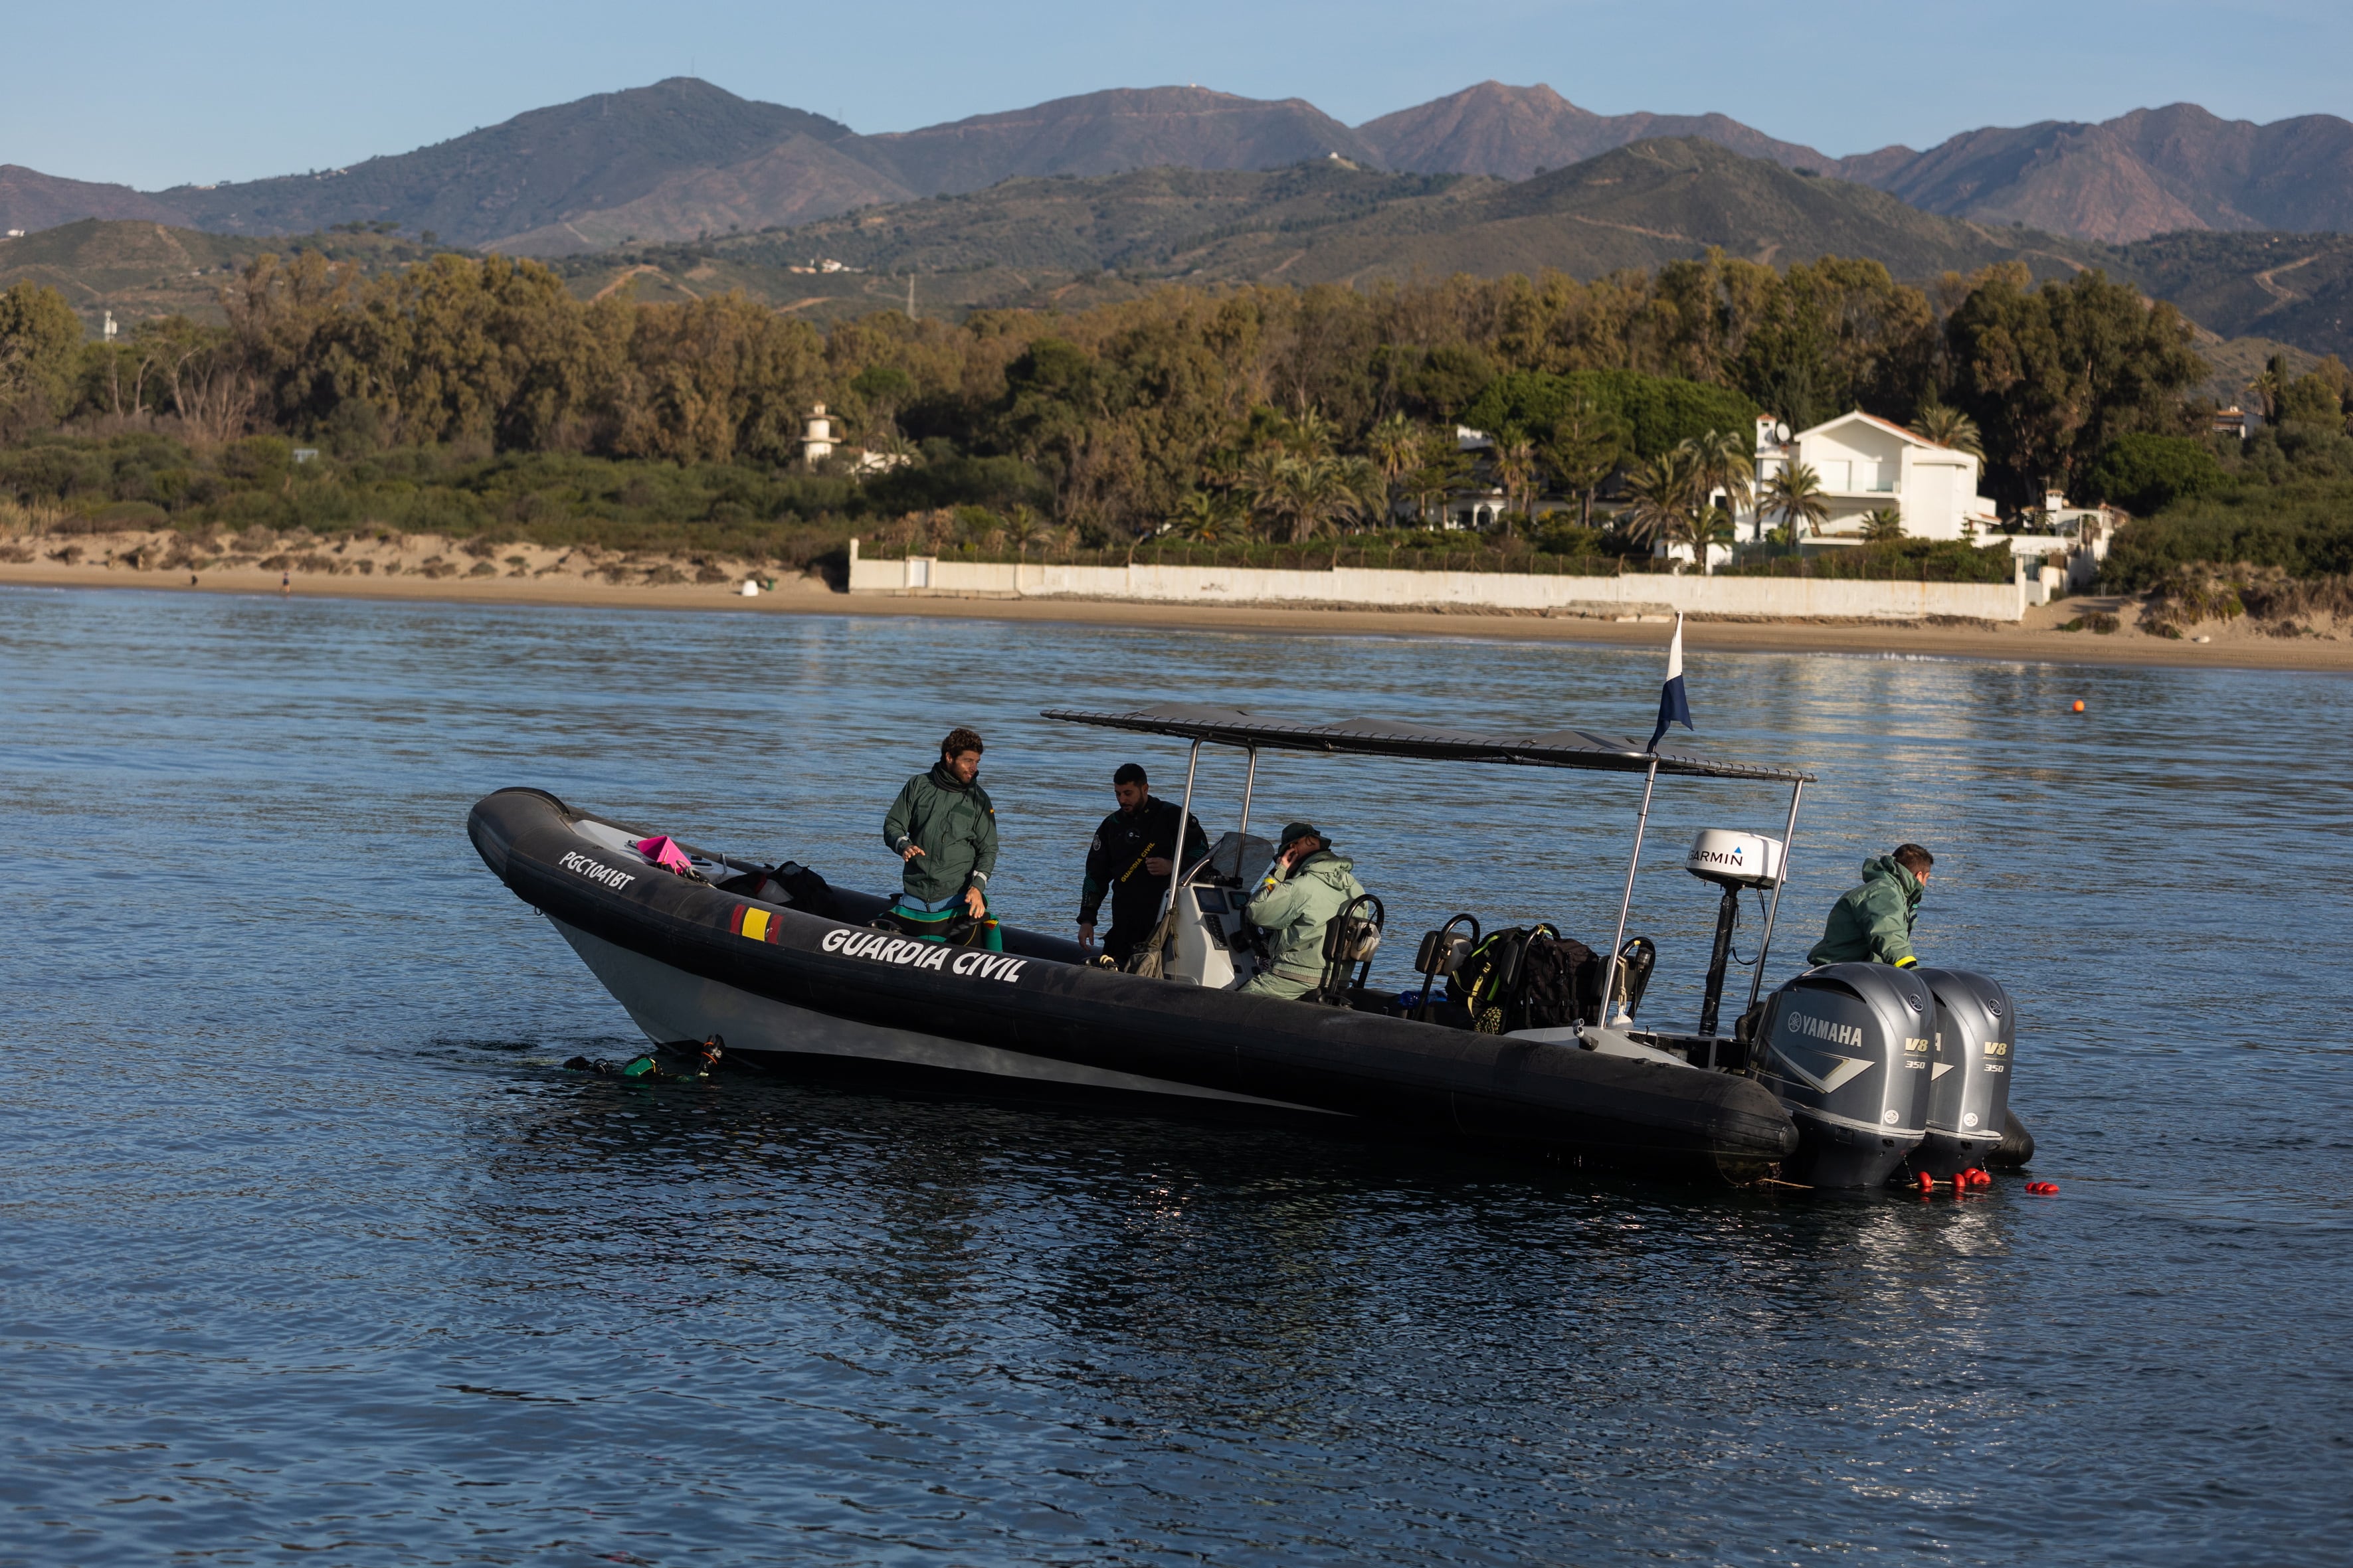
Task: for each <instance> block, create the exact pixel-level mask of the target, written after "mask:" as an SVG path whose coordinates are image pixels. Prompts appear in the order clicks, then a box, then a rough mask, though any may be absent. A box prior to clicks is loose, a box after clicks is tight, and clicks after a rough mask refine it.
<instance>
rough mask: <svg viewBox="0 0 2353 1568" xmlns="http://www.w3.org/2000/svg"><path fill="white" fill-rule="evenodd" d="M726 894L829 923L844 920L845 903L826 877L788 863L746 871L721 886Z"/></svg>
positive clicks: (791, 862)
mask: <svg viewBox="0 0 2353 1568" xmlns="http://www.w3.org/2000/svg"><path fill="white" fill-rule="evenodd" d="M719 890H720V891H721V892H723V893H735V894H738V895H740V896H741V897H744V898H746V899H766V900H769V901H770V902H771V903H781V904H788V905H790V906H791V907H792V908H794V909H797V910H800V911H801V912H802V913H803V914H811V915H817V916H819V917H821V918H823V919H825V920H829V921H838V920H840V919H842V918H843V916H842V913H841V900H839V899H837V898H835V897H834V896H833V889H832V888H831V886H829V885H828V883H827V881H826V879H824V878H823V877H820V876H818V874H817V873H816V872H815V871H812V870H810V869H809V868H807V867H806V866H802V865H797V864H796V863H794V862H793V861H790V860H787V861H786V862H785V863H784V864H783V865H781V866H778V867H776V868H775V869H774V870H769V871H746V872H744V874H743V875H742V876H740V877H730V878H729V879H727V880H725V881H723V882H722V883H720V884H719Z"/></svg>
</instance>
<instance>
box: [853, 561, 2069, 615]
mask: <svg viewBox="0 0 2353 1568" xmlns="http://www.w3.org/2000/svg"><path fill="white" fill-rule="evenodd" d="M911 579H912V580H913V581H915V582H916V583H919V584H921V585H919V586H910V581H911ZM2040 586H2041V585H2040V584H2035V585H2034V587H2033V588H2032V589H2030V588H2029V587H2028V586H2026V585H2025V584H2021V583H2015V582H2013V583H1859V582H1846V581H1836V580H1831V579H1825V578H1818V577H1705V576H1701V575H1698V574H1692V575H1689V576H1682V577H1672V576H1667V575H1664V574H1656V575H1653V574H1640V575H1633V574H1630V575H1627V576H1623V577H1551V576H1537V575H1534V574H1522V573H1516V572H1408V571H1388V570H1374V569H1370V568H1364V567H1354V566H1343V567H1340V568H1338V569H1337V570H1336V571H1331V572H1284V571H1273V570H1268V569H1264V568H1259V567H1240V566H1143V565H1137V566H1046V565H1037V564H1031V565H1017V564H1014V563H997V562H965V561H936V560H929V559H923V558H918V559H917V560H916V561H913V562H908V561H868V560H863V559H861V558H860V556H859V554H858V552H857V549H856V547H855V545H853V546H852V547H851V551H850V557H849V591H850V592H851V593H853V594H898V595H915V596H933V597H944V598H958V597H965V598H969V597H986V598H1003V599H1015V598H1019V599H1033V598H1045V599H1051V598H1071V599H1134V600H1139V601H1144V602H1148V603H1155V604H1184V605H1282V604H1313V605H1364V606H1366V607H1367V608H1383V607H1402V606H1413V605H1433V606H1434V605H1462V606H1465V607H1474V608H1482V609H1495V610H1566V611H1569V612H1572V613H1584V614H1588V615H1597V616H1599V615H1613V614H1614V615H1636V614H1641V613H1644V612H1651V613H1657V612H1661V611H1672V610H1683V611H1689V612H1694V613H1704V614H1709V615H1719V616H1778V617H1789V618H1800V617H1806V616H1838V617H1842V618H1843V617H1862V618H1868V619H1883V620H1917V619H1920V618H1921V617H1923V616H1966V617H1968V618H1969V619H1972V620H1982V621H2015V620H2018V619H2019V618H2020V617H2021V616H2022V615H2023V614H2024V613H2025V608H2026V605H2027V603H2028V600H2029V596H2030V594H2031V595H2032V597H2033V598H2034V600H2035V602H2037V603H2039V602H2040V601H2041V594H2040V592H2039V591H2038V590H2039V589H2040Z"/></svg>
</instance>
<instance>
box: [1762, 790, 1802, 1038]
mask: <svg viewBox="0 0 2353 1568" xmlns="http://www.w3.org/2000/svg"><path fill="white" fill-rule="evenodd" d="M1805 798H1806V781H1805V780H1803V779H1799V781H1798V782H1797V783H1796V784H1791V785H1790V786H1789V820H1788V822H1786V823H1784V824H1783V825H1782V826H1781V865H1780V869H1779V874H1778V875H1777V876H1776V877H1775V878H1774V879H1773V897H1772V898H1771V899H1770V900H1767V902H1766V905H1765V935H1764V937H1763V938H1762V940H1760V941H1759V942H1757V972H1756V973H1754V974H1752V975H1750V976H1749V979H1748V1005H1750V1006H1751V1007H1754V1006H1756V1005H1757V996H1758V995H1759V994H1762V993H1763V991H1764V989H1765V955H1766V954H1767V953H1768V952H1772V951H1773V921H1774V919H1775V917H1777V916H1778V915H1779V914H1780V912H1781V889H1784V888H1786V887H1788V885H1789V860H1790V858H1791V857H1792V856H1794V855H1795V854H1796V853H1797V851H1798V803H1799V801H1801V800H1803V799H1805Z"/></svg>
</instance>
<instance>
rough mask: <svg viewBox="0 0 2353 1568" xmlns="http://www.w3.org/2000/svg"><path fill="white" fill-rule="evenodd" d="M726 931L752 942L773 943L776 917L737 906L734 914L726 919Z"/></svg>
mask: <svg viewBox="0 0 2353 1568" xmlns="http://www.w3.org/2000/svg"><path fill="white" fill-rule="evenodd" d="M727 929H728V930H729V931H733V932H734V933H735V934H736V935H737V936H740V937H745V938H748V939H749V940H751V941H753V942H774V941H776V916H774V915H772V914H770V913H769V912H768V911H767V910H755V909H754V908H753V907H752V906H751V905H749V904H738V905H736V906H735V912H734V914H733V915H732V916H730V917H729V919H728V921H727Z"/></svg>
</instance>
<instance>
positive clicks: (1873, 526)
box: [1862, 506, 1904, 544]
mask: <svg viewBox="0 0 2353 1568" xmlns="http://www.w3.org/2000/svg"><path fill="white" fill-rule="evenodd" d="M1903 537H1904V514H1903V513H1902V512H1900V511H1898V510H1895V509H1894V507H1892V506H1882V507H1873V509H1872V510H1869V511H1867V512H1864V513H1863V514H1862V542H1864V543H1865V544H1887V543H1891V542H1894V541H1895V540H1898V539H1901V538H1903Z"/></svg>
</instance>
